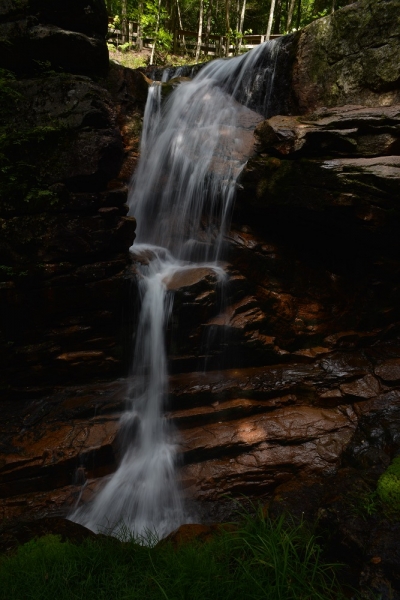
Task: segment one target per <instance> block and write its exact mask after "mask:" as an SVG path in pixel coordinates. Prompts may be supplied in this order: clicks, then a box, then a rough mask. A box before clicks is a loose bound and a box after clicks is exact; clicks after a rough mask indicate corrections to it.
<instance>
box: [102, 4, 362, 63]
mask: <svg viewBox="0 0 400 600" xmlns="http://www.w3.org/2000/svg"><path fill="white" fill-rule="evenodd" d="M353 1H354V0H106V5H107V11H108V15H109V27H110V29H111V30H112V29H118V30H120V32H121V38H120V42H121V44H120V48H121V47H122V49H123V50H129V49H130V48H132V45H131V44H130V41H131V40H132V37H131V36H130V35H129V33H130V31H129V26H130V27H131V32H132V31H135V34H136V35H135V44H134V49H135V50H138V51H140V50H141V49H142V47H143V41H144V40H146V39H148V38H151V39H152V40H154V41H155V50H156V55H158V56H160V54H161V55H162V54H163V53H164V54H166V53H168V52H172V51H173V46H174V32H176V31H177V30H181V31H182V30H183V31H186V32H196V37H197V46H196V48H195V57H196V59H199V57H200V55H201V53H202V46H203V47H204V45H206V46H207V44H208V42H209V39H212V37H215V36H223V37H224V40H225V41H224V44H225V48H226V49H225V55H227V54H228V47H229V44H233V45H235V47H236V48H238V51H240V43H241V40H242V38H243V36H244V35H263V36H265V39H269V37H270V35H279V34H285V33H290V32H292V31H295V30H297V29H300V28H301V27H304V26H305V25H307V24H308V23H311V21H314V20H315V19H317V18H320V17H323V16H326V15H328V14H330V13H332V12H334V11H335V10H337V9H338V8H341V7H343V6H346V5H347V4H351V3H352V2H353ZM181 48H182V47H181ZM183 48H184V49H185V46H183ZM153 56H154V52H152V59H151V62H153Z"/></svg>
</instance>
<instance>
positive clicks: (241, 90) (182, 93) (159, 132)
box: [69, 41, 279, 537]
mask: <svg viewBox="0 0 400 600" xmlns="http://www.w3.org/2000/svg"><path fill="white" fill-rule="evenodd" d="M278 51H279V41H278V42H266V43H265V44H262V45H261V46H258V47H257V48H255V49H254V50H252V51H251V52H249V53H247V54H244V55H242V56H240V57H236V58H233V59H223V60H216V61H213V62H211V63H209V64H208V65H206V66H205V67H203V68H202V69H201V71H200V72H199V73H198V75H197V76H196V77H195V78H194V79H193V81H189V82H183V83H181V84H180V85H179V86H178V89H176V90H175V91H174V92H173V93H171V95H170V96H169V97H168V99H167V100H166V101H165V102H164V103H163V104H162V103H161V91H162V87H161V84H159V83H154V84H153V85H152V86H151V87H150V88H149V94H148V99H147V104H146V110H145V115H144V122H143V133H142V141H141V153H140V160H139V164H138V167H137V170H136V173H135V175H134V179H133V183H132V189H131V193H130V198H129V205H130V214H132V215H134V216H135V217H136V219H137V223H138V228H137V238H136V242H135V244H134V245H133V246H132V247H131V253H132V257H133V260H134V262H135V264H136V269H137V277H138V281H139V284H138V287H139V294H140V301H141V309H140V315H139V321H138V327H137V332H136V336H135V339H136V341H135V350H134V359H133V365H132V370H131V377H130V378H129V380H128V389H127V409H126V412H125V413H124V414H123V415H122V418H121V421H120V434H119V439H120V444H121V453H122V460H121V462H120V465H119V467H118V469H117V470H116V472H115V473H114V474H113V475H112V476H110V477H109V478H108V480H107V481H106V483H105V485H104V486H103V487H102V489H100V491H99V492H98V493H97V495H95V497H94V498H93V500H92V501H90V502H89V503H88V504H86V505H84V506H81V507H78V508H77V509H76V510H75V511H74V512H73V514H72V515H70V517H69V518H70V519H71V520H73V521H76V522H79V523H82V524H83V525H85V526H86V527H89V528H90V529H93V530H95V531H97V530H99V529H100V530H101V529H108V530H110V529H111V530H112V529H114V530H115V529H116V528H118V526H119V525H120V524H121V522H123V523H124V525H126V526H127V527H128V528H129V529H131V530H132V531H134V533H135V534H136V535H143V534H146V532H148V531H151V532H156V534H157V535H158V536H159V537H163V536H165V535H167V534H168V533H169V532H170V531H172V530H173V529H175V528H176V527H178V526H179V525H180V524H182V523H184V522H190V520H191V515H190V513H189V512H188V511H187V509H186V507H185V503H184V500H183V494H182V491H181V489H180V485H179V481H178V477H177V473H176V467H177V452H176V440H177V433H176V432H175V431H174V428H173V426H172V424H171V422H170V421H169V420H168V419H166V418H165V416H164V409H165V405H166V401H167V395H168V371H167V354H166V346H165V329H166V325H167V323H168V319H169V316H170V313H171V309H172V303H173V293H172V291H170V290H168V284H169V282H170V281H171V278H172V277H173V275H174V273H176V272H177V271H182V270H185V269H192V268H195V267H199V266H208V267H211V268H212V269H213V270H214V271H215V273H216V276H217V279H218V280H220V281H222V280H223V279H224V278H225V274H224V271H223V269H222V267H221V265H220V264H219V262H218V261H219V260H220V259H221V256H222V255H223V238H224V234H225V232H226V231H227V228H228V227H229V224H230V217H231V212H232V206H233V201H234V196H235V189H236V182H237V178H238V176H239V175H240V172H241V170H242V169H243V167H244V165H245V163H246V161H247V158H248V157H247V156H246V155H245V153H244V150H243V148H242V147H241V145H242V142H241V139H240V138H238V137H236V132H237V124H238V118H239V116H240V114H241V111H243V110H244V109H243V105H247V106H249V107H251V108H252V109H253V110H254V109H256V110H257V111H258V112H260V113H262V114H264V115H266V114H267V113H268V107H269V102H270V95H271V91H272V88H273V79H274V73H275V64H276V60H277V56H278Z"/></svg>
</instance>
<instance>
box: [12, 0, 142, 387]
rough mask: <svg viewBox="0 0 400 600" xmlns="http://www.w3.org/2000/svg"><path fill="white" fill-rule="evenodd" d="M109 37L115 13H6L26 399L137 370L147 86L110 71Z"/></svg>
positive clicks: (24, 8) (28, 5) (72, 7)
mask: <svg viewBox="0 0 400 600" xmlns="http://www.w3.org/2000/svg"><path fill="white" fill-rule="evenodd" d="M106 31H107V15H106V11H105V6H104V3H103V2H97V1H96V2H83V1H82V2H79V1H76V2H73V3H70V4H69V5H68V9H67V8H66V9H65V10H64V9H62V8H61V9H59V8H57V10H56V9H55V8H54V6H53V3H52V2H45V1H43V2H33V1H32V2H12V1H10V2H6V3H3V4H2V7H1V13H0V44H2V46H1V47H2V51H1V53H0V54H1V58H0V66H1V67H2V68H3V69H6V70H3V71H2V72H1V76H2V78H1V85H0V94H1V98H0V103H1V106H0V119H1V132H2V138H1V139H2V141H1V154H2V170H1V177H2V181H1V184H0V196H1V199H0V222H1V231H2V235H1V241H0V255H1V259H0V279H1V283H0V307H1V308H0V313H1V332H2V333H1V342H0V353H1V361H2V376H1V377H2V381H1V386H2V390H3V394H9V395H12V396H14V397H17V398H21V397H22V398H23V397H24V395H26V394H27V395H28V396H29V395H31V394H34V395H40V394H41V393H43V389H44V388H46V387H47V388H48V386H52V385H60V384H63V383H64V384H65V383H71V382H73V381H85V380H86V381H87V380H88V379H89V380H90V379H93V378H98V377H99V376H100V377H102V376H103V377H104V376H105V377H107V376H116V375H120V374H122V373H124V370H125V368H126V359H125V358H124V356H125V354H126V344H127V342H126V336H128V337H129V333H126V334H125V332H127V331H128V330H129V318H128V316H127V315H128V311H127V310H125V307H126V304H127V303H128V296H129V293H128V290H129V283H128V281H127V280H126V278H125V275H124V273H125V268H126V266H127V265H128V262H129V257H128V248H129V246H130V245H131V243H132V242H133V239H134V230H135V220H134V218H132V217H127V216H126V213H127V207H126V205H125V202H126V197H127V183H128V181H129V178H130V174H131V172H132V169H133V164H134V162H135V156H136V155H137V146H138V138H139V134H140V123H141V121H140V119H141V115H142V111H143V106H144V102H145V99H146V94H147V85H146V84H145V82H144V81H143V78H142V76H141V75H140V74H138V73H132V72H131V73H129V72H128V71H127V70H125V69H123V68H122V67H118V66H117V65H114V66H112V68H111V69H110V70H109V69H108V51H107V47H106V41H105V33H106ZM10 69H13V71H10ZM88 75H90V76H91V77H89V76H88ZM141 84H144V87H143V85H141ZM33 387H35V388H36V389H35V390H33Z"/></svg>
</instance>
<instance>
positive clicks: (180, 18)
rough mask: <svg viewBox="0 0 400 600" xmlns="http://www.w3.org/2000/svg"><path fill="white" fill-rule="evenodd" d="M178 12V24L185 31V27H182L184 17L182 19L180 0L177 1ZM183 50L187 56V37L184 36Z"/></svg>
mask: <svg viewBox="0 0 400 600" xmlns="http://www.w3.org/2000/svg"><path fill="white" fill-rule="evenodd" d="M176 12H177V14H178V23H179V29H183V25H182V17H181V9H180V8H179V0H176ZM182 49H183V52H184V54H186V42H185V36H184V35H183V36H182Z"/></svg>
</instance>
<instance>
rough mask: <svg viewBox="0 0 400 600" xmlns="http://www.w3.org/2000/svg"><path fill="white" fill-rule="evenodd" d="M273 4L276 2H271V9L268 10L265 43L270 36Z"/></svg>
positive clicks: (273, 0) (274, 0)
mask: <svg viewBox="0 0 400 600" xmlns="http://www.w3.org/2000/svg"><path fill="white" fill-rule="evenodd" d="M275 2H276V0H271V8H270V9H269V19H268V27H267V33H266V34H265V40H266V41H267V40H269V38H270V36H271V29H272V21H273V19H274V10H275Z"/></svg>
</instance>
